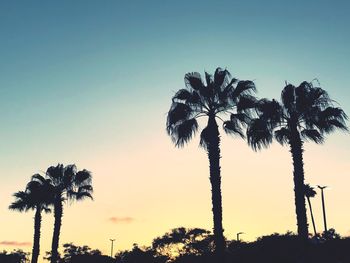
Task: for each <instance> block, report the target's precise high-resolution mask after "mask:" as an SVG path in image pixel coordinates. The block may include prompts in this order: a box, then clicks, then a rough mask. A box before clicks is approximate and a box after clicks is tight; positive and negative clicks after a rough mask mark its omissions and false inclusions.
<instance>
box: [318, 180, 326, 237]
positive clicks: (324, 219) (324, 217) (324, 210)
mask: <svg viewBox="0 0 350 263" xmlns="http://www.w3.org/2000/svg"><path fill="white" fill-rule="evenodd" d="M317 187H318V188H320V189H321V198H322V210H323V223H324V232H325V233H326V232H327V220H326V207H325V204H324V194H323V190H324V189H325V188H327V186H319V185H318V186H317Z"/></svg>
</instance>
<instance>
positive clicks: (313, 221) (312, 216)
mask: <svg viewBox="0 0 350 263" xmlns="http://www.w3.org/2000/svg"><path fill="white" fill-rule="evenodd" d="M307 202H308V203H309V208H310V215H311V221H312V226H313V228H314V233H315V236H317V231H316V224H315V219H314V214H313V212H312V206H311V201H310V197H308V198H307Z"/></svg>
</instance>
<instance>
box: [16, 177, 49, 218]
mask: <svg viewBox="0 0 350 263" xmlns="http://www.w3.org/2000/svg"><path fill="white" fill-rule="evenodd" d="M13 196H14V197H15V199H16V200H15V201H14V202H13V203H12V204H11V205H10V206H9V209H11V210H17V211H19V212H26V211H28V210H35V209H40V210H43V211H45V212H50V211H51V210H50V208H49V206H50V205H51V204H52V202H53V198H52V187H51V184H50V180H47V179H44V178H42V177H40V175H34V176H33V177H32V180H31V181H30V182H29V183H28V184H27V186H26V189H25V191H19V192H16V193H14V195H13Z"/></svg>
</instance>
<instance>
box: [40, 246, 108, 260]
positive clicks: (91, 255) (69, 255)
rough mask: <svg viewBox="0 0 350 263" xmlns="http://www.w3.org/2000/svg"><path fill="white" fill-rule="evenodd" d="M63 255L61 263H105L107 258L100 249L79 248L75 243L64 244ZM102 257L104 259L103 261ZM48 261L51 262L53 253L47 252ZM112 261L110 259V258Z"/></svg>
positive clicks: (60, 256) (60, 258) (59, 256)
mask: <svg viewBox="0 0 350 263" xmlns="http://www.w3.org/2000/svg"><path fill="white" fill-rule="evenodd" d="M63 248H64V249H63V255H60V254H58V262H59V263H76V262H84V263H85V262H86V263H87V262H95V263H96V262H97V261H98V262H100V261H101V260H102V261H101V262H104V261H105V257H102V253H101V251H100V250H98V249H91V248H90V247H89V246H77V245H74V244H73V243H66V244H63ZM101 257H102V259H101ZM44 259H46V260H49V261H50V260H51V252H49V251H48V252H46V257H44ZM109 259H110V258H109Z"/></svg>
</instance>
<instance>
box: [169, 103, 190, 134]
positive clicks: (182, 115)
mask: <svg viewBox="0 0 350 263" xmlns="http://www.w3.org/2000/svg"><path fill="white" fill-rule="evenodd" d="M192 113H193V111H192V109H191V107H190V106H189V105H187V104H184V103H177V102H174V103H172V105H171V108H170V110H169V112H168V117H167V132H168V134H170V133H171V132H172V131H171V130H172V129H173V128H174V126H175V125H176V124H177V123H178V122H182V121H185V120H187V119H188V118H189V117H190V116H191V115H192Z"/></svg>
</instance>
